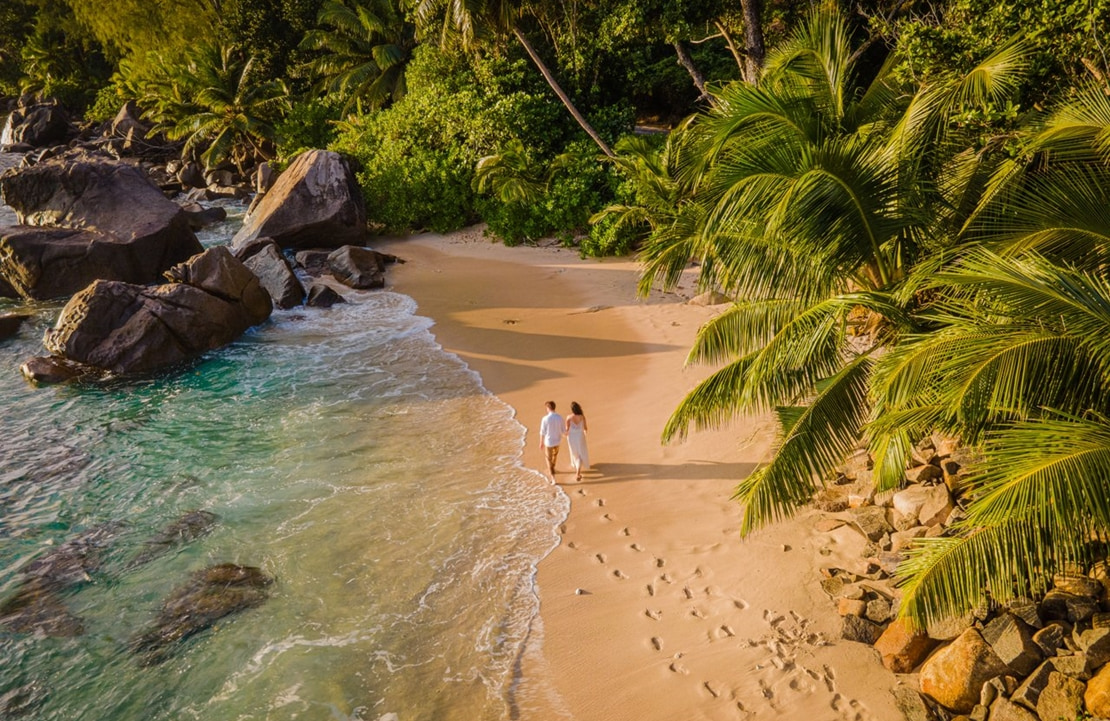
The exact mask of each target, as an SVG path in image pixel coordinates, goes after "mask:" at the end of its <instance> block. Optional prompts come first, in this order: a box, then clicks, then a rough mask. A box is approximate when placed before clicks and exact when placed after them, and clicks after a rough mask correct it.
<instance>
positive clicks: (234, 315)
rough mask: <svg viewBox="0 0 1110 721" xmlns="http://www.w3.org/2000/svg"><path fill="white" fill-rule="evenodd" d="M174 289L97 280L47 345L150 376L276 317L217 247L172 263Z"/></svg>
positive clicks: (74, 301) (250, 277)
mask: <svg viewBox="0 0 1110 721" xmlns="http://www.w3.org/2000/svg"><path fill="white" fill-rule="evenodd" d="M166 276H167V278H168V279H169V280H170V281H171V283H170V284H168V285H164V286H159V287H155V288H147V287H143V286H138V285H132V284H129V283H120V282H117V281H103V280H102V281H97V282H95V283H93V284H92V285H90V286H89V287H88V288H86V289H85V290H83V291H81V292H80V293H78V294H77V295H75V296H73V298H71V299H70V301H69V302H68V303H67V304H66V306H65V307H64V308H63V309H62V312H61V315H60V316H59V317H58V321H57V323H56V324H55V325H54V328H53V329H51V330H48V331H47V332H46V336H45V338H44V339H43V344H44V345H45V346H46V349H47V350H48V351H50V353H51V354H53V355H55V356H59V357H62V358H66V359H69V360H73V361H77V362H78V363H82V364H84V365H88V366H93V367H95V368H100V369H103V370H106V371H110V372H112V373H118V374H132V373H149V372H153V371H158V370H163V369H166V368H168V367H171V366H174V365H177V364H180V363H183V362H186V361H189V360H192V359H194V358H197V357H199V356H200V355H201V354H203V353H205V352H207V351H210V350H213V349H215V348H219V347H221V346H223V345H226V344H227V343H230V342H231V341H233V340H235V339H236V338H238V337H239V336H240V335H241V334H242V333H243V332H244V331H246V330H247V329H248V328H250V327H251V326H254V325H257V324H259V323H261V322H262V321H264V320H266V319H267V318H268V317H269V316H270V312H271V310H272V306H271V303H270V297H269V295H268V294H267V293H266V291H265V290H264V289H263V288H262V286H261V285H260V284H259V281H258V278H256V277H255V275H254V274H253V273H251V272H250V270H248V269H247V268H246V266H244V265H243V264H242V263H241V262H239V261H238V260H236V259H235V258H234V257H232V255H231V253H230V252H229V251H228V250H227V248H226V247H223V246H217V247H214V248H210V249H209V250H207V251H205V252H204V253H202V254H200V255H198V256H196V257H194V258H192V259H190V261H189V262H188V263H183V264H180V265H178V266H174V267H173V268H171V269H170V270H169V271H167V273H166Z"/></svg>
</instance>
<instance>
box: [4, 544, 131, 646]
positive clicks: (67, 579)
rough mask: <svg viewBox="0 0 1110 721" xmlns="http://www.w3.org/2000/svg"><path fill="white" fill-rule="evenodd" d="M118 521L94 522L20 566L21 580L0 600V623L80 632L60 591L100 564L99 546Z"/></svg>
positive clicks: (18, 628) (24, 629) (45, 631)
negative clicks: (10, 592) (87, 527)
mask: <svg viewBox="0 0 1110 721" xmlns="http://www.w3.org/2000/svg"><path fill="white" fill-rule="evenodd" d="M119 528H120V526H119V524H116V523H110V524H105V525H103V526H97V527H96V528H93V529H90V530H89V531H87V532H85V533H83V534H81V535H80V536H78V537H77V538H74V539H72V540H69V541H66V542H65V543H63V544H62V545H60V546H58V547H57V548H55V549H54V550H52V551H50V552H49V553H47V554H45V555H43V556H40V557H38V558H36V559H34V560H32V561H31V562H30V563H28V564H26V565H25V566H23V567H22V568H20V569H19V573H20V575H21V576H22V577H23V581H22V582H21V583H20V584H19V586H18V587H17V589H16V592H15V594H14V595H13V596H12V597H10V598H9V599H7V600H6V601H4V603H3V604H0V625H3V626H5V627H7V628H8V629H10V630H12V631H14V632H16V633H36V634H42V635H44V636H79V635H80V634H82V633H84V631H85V629H84V624H82V622H81V619H80V618H78V617H77V616H74V615H73V614H72V613H70V612H69V609H67V608H66V606H65V603H64V602H63V601H62V598H61V595H60V593H61V592H62V591H64V590H65V589H67V588H70V587H72V586H75V585H77V584H79V583H83V582H85V581H88V580H89V574H90V573H92V572H93V571H95V570H97V569H98V568H100V563H101V550H102V549H103V548H104V547H105V546H107V545H108V543H109V542H110V541H111V540H112V539H113V538H114V537H115V536H116V534H117V533H118V531H119Z"/></svg>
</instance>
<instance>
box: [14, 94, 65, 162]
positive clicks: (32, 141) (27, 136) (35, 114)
mask: <svg viewBox="0 0 1110 721" xmlns="http://www.w3.org/2000/svg"><path fill="white" fill-rule="evenodd" d="M72 131H73V124H72V123H71V122H70V119H69V114H68V113H66V111H65V108H63V107H62V106H61V105H59V104H58V103H56V102H46V103H29V104H23V103H21V104H20V106H19V107H17V108H16V109H15V110H13V111H12V113H11V114H10V115H9V116H8V118H7V120H6V121H5V123H4V128H3V130H0V139H2V142H3V144H2V145H0V152H11V151H13V150H16V149H17V148H41V147H44V146H50V145H55V144H57V143H64V142H65V141H66V139H67V138H68V137H69V135H70V134H71V133H72Z"/></svg>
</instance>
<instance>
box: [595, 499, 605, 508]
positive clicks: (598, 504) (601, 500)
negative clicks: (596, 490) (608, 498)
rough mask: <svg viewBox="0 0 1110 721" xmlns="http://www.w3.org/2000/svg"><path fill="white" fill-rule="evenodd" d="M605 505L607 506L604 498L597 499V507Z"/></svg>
mask: <svg viewBox="0 0 1110 721" xmlns="http://www.w3.org/2000/svg"><path fill="white" fill-rule="evenodd" d="M604 506H605V499H604V498H599V499H597V507H598V508H603V507H604Z"/></svg>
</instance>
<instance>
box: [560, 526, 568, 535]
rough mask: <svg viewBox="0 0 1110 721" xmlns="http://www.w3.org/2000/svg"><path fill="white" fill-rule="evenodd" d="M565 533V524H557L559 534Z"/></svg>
mask: <svg viewBox="0 0 1110 721" xmlns="http://www.w3.org/2000/svg"><path fill="white" fill-rule="evenodd" d="M566 532H567V524H565V523H560V524H559V533H560V534H563V533H566Z"/></svg>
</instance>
